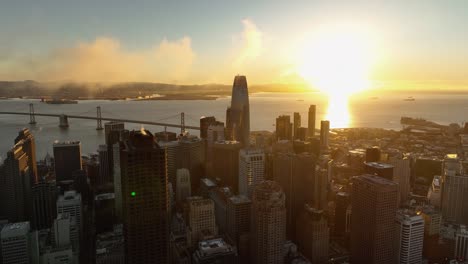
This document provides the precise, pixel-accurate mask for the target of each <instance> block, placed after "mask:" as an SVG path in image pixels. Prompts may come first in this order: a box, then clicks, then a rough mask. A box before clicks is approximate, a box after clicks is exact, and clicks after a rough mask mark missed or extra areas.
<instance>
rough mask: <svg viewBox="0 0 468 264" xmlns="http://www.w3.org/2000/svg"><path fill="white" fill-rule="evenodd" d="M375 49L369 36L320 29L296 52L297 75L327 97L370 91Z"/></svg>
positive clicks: (345, 29) (348, 30) (354, 31)
mask: <svg viewBox="0 0 468 264" xmlns="http://www.w3.org/2000/svg"><path fill="white" fill-rule="evenodd" d="M373 61H374V49H373V45H372V39H371V38H370V36H369V34H366V33H365V32H363V31H362V30H358V29H354V28H351V27H331V28H323V29H320V30H318V31H316V32H313V33H311V34H310V35H309V36H307V37H306V38H305V39H304V40H303V42H302V47H301V48H299V49H298V63H297V64H298V73H299V75H301V76H302V78H304V79H305V80H306V81H308V82H309V83H310V84H311V85H312V86H313V87H314V88H318V89H319V90H321V91H322V92H325V93H326V94H328V95H329V96H330V97H336V96H349V95H351V94H353V93H356V92H359V91H363V90H366V89H369V88H370V81H369V74H370V70H371V66H372V63H373Z"/></svg>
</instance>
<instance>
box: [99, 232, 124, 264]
mask: <svg viewBox="0 0 468 264" xmlns="http://www.w3.org/2000/svg"><path fill="white" fill-rule="evenodd" d="M96 264H125V246H124V235H123V227H122V225H114V227H113V231H110V232H105V233H101V234H98V235H97V236H96Z"/></svg>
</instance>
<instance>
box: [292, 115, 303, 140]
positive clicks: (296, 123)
mask: <svg viewBox="0 0 468 264" xmlns="http://www.w3.org/2000/svg"><path fill="white" fill-rule="evenodd" d="M300 127H301V114H299V113H298V112H294V125H293V134H294V139H298V131H297V130H298V129H299V128H300Z"/></svg>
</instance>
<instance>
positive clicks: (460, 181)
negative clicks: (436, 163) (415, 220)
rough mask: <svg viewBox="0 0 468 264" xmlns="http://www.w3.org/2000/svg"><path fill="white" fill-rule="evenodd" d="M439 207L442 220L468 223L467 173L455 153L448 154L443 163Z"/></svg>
mask: <svg viewBox="0 0 468 264" xmlns="http://www.w3.org/2000/svg"><path fill="white" fill-rule="evenodd" d="M441 194H442V199H441V209H442V217H443V218H444V221H448V222H453V223H458V224H468V210H466V208H465V206H466V204H468V175H466V174H464V173H463V167H462V164H461V162H460V160H459V158H458V156H457V155H456V154H448V155H447V156H446V157H445V159H444V163H443V175H442V193H441Z"/></svg>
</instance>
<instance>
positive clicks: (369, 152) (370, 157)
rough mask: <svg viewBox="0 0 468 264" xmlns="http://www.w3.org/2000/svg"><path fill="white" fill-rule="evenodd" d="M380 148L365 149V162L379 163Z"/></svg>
mask: <svg viewBox="0 0 468 264" xmlns="http://www.w3.org/2000/svg"><path fill="white" fill-rule="evenodd" d="M379 161H380V148H378V147H372V148H367V149H366V162H379Z"/></svg>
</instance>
